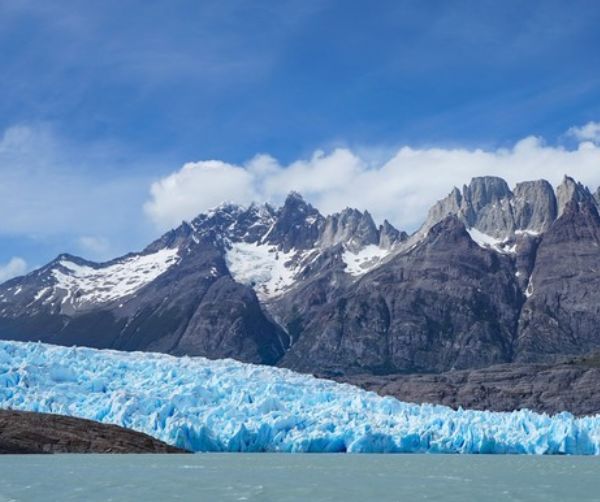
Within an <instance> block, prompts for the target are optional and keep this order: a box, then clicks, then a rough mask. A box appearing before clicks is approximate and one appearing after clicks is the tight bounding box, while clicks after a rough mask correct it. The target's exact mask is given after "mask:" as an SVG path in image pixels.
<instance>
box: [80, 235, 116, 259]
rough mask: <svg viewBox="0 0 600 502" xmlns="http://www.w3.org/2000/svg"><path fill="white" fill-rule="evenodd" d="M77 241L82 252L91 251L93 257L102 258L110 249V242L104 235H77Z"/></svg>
mask: <svg viewBox="0 0 600 502" xmlns="http://www.w3.org/2000/svg"><path fill="white" fill-rule="evenodd" d="M77 243H78V244H79V247H80V248H81V249H82V250H83V251H84V252H87V253H91V254H92V255H94V256H95V257H100V258H104V257H106V256H107V253H108V252H109V251H110V243H109V242H108V239H105V238H104V237H96V236H93V235H84V236H81V237H79V239H78V240H77Z"/></svg>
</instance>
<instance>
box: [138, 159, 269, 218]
mask: <svg viewBox="0 0 600 502" xmlns="http://www.w3.org/2000/svg"><path fill="white" fill-rule="evenodd" d="M254 183H255V176H254V175H253V174H252V173H251V172H249V171H248V170H247V169H244V168H243V167H239V166H234V165H231V164H226V163H225V162H220V161H218V160H207V161H202V162H191V163H188V164H185V165H184V166H183V167H182V168H181V169H180V170H179V171H177V172H176V173H173V174H170V175H169V176H167V177H165V178H162V179H161V180H160V181H157V182H155V183H153V184H152V186H151V188H150V193H151V196H152V198H151V200H150V201H148V202H146V204H145V205H144V209H145V211H146V212H147V214H148V215H150V217H151V218H152V220H153V221H154V222H155V223H156V224H157V225H159V226H160V227H163V228H166V227H170V226H173V225H176V224H178V223H180V222H181V220H182V219H185V218H189V217H193V216H194V215H196V214H197V213H198V212H200V211H202V210H205V209H208V208H210V207H213V206H216V205H218V204H220V203H221V202H223V201H235V202H238V203H247V202H250V201H252V200H253V199H254V198H255V197H257V196H258V194H257V193H255V192H254V190H253V184H254Z"/></svg>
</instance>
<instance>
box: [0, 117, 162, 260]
mask: <svg viewBox="0 0 600 502" xmlns="http://www.w3.org/2000/svg"><path fill="white" fill-rule="evenodd" d="M130 157H131V156H130V155H128V154H127V152H126V150H125V149H124V148H123V147H121V146H119V145H115V144H106V143H102V144H99V143H98V144H86V145H76V144H72V143H70V142H69V141H67V140H65V139H64V138H62V137H61V136H60V135H58V134H56V132H55V131H54V130H53V129H52V127H50V126H49V125H48V124H41V125H40V124H38V125H35V126H31V125H15V126H12V127H9V128H7V129H6V130H4V131H3V132H1V131H0V215H3V216H2V217H0V237H2V236H11V238H14V237H25V238H31V239H34V240H37V241H40V242H46V241H47V240H48V239H60V240H61V241H62V242H63V244H60V251H61V252H62V251H68V252H76V251H77V250H78V249H83V250H86V251H87V250H90V249H91V248H90V246H89V245H88V246H86V241H85V240H84V241H80V240H79V236H82V235H83V236H88V235H103V236H106V238H110V240H111V242H117V243H118V249H117V250H114V249H113V251H119V252H121V251H125V250H130V249H131V246H132V245H139V243H140V241H141V242H144V240H145V239H147V238H148V237H147V235H146V234H148V233H149V232H148V230H149V228H148V227H149V225H148V227H144V221H143V212H142V211H141V206H142V204H143V202H144V200H145V198H146V195H147V187H148V184H149V183H150V180H151V179H150V177H149V176H148V177H147V175H140V174H139V173H140V169H138V170H137V171H136V170H135V168H136V166H137V164H136V161H137V162H140V163H141V162H144V164H146V159H142V160H141V161H140V159H135V158H133V159H132V158H130ZM115 159H118V160H115ZM148 165H150V164H149V163H148ZM124 167H127V169H125V168H124ZM133 221H135V222H137V224H135V225H132V222H133ZM141 233H144V234H145V235H144V240H142V239H139V235H140V234H141ZM87 244H91V242H89V241H88V242H87ZM98 244H99V242H96V246H95V247H96V250H95V253H94V254H96V255H98V254H99V253H98V246H97V245H98ZM86 247H87V248H88V249H85V248H86ZM5 252H10V250H6V249H5ZM17 254H18V253H17ZM9 256H10V255H8V256H6V255H5V256H4V259H7V258H8V257H9ZM2 258H3V257H2V256H0V259H2Z"/></svg>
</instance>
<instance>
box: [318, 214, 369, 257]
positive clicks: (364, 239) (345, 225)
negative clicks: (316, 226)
mask: <svg viewBox="0 0 600 502" xmlns="http://www.w3.org/2000/svg"><path fill="white" fill-rule="evenodd" d="M378 241H379V232H378V230H377V227H376V226H375V222H374V221H373V218H372V217H371V215H370V214H369V213H368V212H367V211H365V212H361V211H359V210H358V209H351V208H346V209H344V210H343V211H341V212H340V213H335V214H331V215H329V216H327V218H325V224H324V226H323V231H322V234H321V238H320V240H319V245H320V246H321V247H331V246H335V245H336V244H340V243H344V244H346V246H347V248H348V249H349V250H350V251H357V250H358V249H360V248H361V247H363V246H366V245H369V244H377V243H378Z"/></svg>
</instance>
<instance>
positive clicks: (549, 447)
mask: <svg viewBox="0 0 600 502" xmlns="http://www.w3.org/2000/svg"><path fill="white" fill-rule="evenodd" d="M0 407H2V408H13V409H17V410H30V411H41V412H52V413H60V414H65V415H71V416H77V417H83V418H90V419H94V420H98V421H101V422H106V423H115V424H118V425H122V426H125V427H129V428H132V429H135V430H139V431H142V432H145V433H148V434H150V435H153V436H155V437H157V438H159V439H162V440H164V441H167V442H169V443H171V444H176V445H178V446H181V447H184V448H189V449H192V450H194V451H207V450H211V451H287V452H309V451H312V452H326V451H330V452H334V451H335V452H339V451H348V452H447V453H451V452H457V453H537V454H551V453H573V454H596V455H597V454H599V453H600V416H596V417H588V418H579V419H577V418H574V417H573V416H572V415H570V414H567V413H564V414H560V415H557V416H554V417H548V416H546V415H538V414H535V413H531V412H527V411H519V412H513V413H490V412H477V411H462V410H459V411H452V410H451V409H449V408H445V407H441V406H431V405H412V404H407V403H402V402H400V401H397V400H396V399H393V398H390V397H385V398H384V397H380V396H378V395H376V394H373V393H370V392H366V391H362V390H359V389H357V388H355V387H352V386H348V385H343V384H337V383H334V382H331V381H326V380H319V379H316V378H313V377H310V376H305V375H300V374H297V373H293V372H291V371H288V370H282V369H276V368H270V367H264V366H255V365H250V364H242V363H238V362H234V361H231V360H221V361H209V360H207V359H204V358H179V359H178V358H174V357H171V356H167V355H159V354H152V353H144V354H141V353H120V352H114V351H98V350H93V349H84V348H64V347H55V346H50V345H44V344H34V343H18V342H0Z"/></svg>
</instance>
